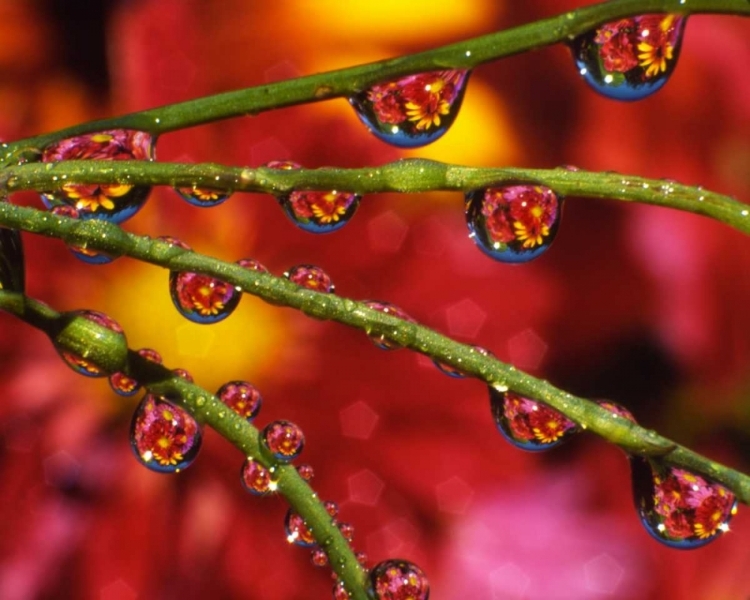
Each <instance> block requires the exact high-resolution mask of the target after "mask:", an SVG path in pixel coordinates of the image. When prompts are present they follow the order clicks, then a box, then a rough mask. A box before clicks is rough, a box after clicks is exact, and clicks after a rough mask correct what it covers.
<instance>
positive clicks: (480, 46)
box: [3, 0, 750, 163]
mask: <svg viewBox="0 0 750 600" xmlns="http://www.w3.org/2000/svg"><path fill="white" fill-rule="evenodd" d="M662 12H672V13H678V14H683V15H689V14H696V13H716V14H721V13H724V14H736V15H750V3H748V1H747V0H688V1H687V2H685V3H683V1H682V0H612V1H610V2H603V3H601V4H596V5H593V6H588V7H585V8H578V9H575V10H572V11H570V12H567V13H563V14H561V15H558V16H555V17H551V18H548V19H543V20H540V21H536V22H534V23H529V24H526V25H521V26H519V27H514V28H511V29H506V30H504V31H500V32H497V33H492V34H489V35H484V36H481V37H476V38H473V39H470V40H466V41H463V42H458V43H455V44H450V45H447V46H442V47H439V48H435V49H433V50H429V51H426V52H420V53H417V54H411V55H408V56H402V57H399V58H393V59H389V60H383V61H378V62H373V63H369V64H365V65H360V66H356V67H350V68H345V69H339V70H336V71H329V72H326V73H321V74H317V75H310V76H306V77H300V78H297V79H290V80H287V81H282V82H278V83H272V84H268V85H261V86H257V87H251V88H246V89H243V90H237V91H233V92H225V93H223V94H217V95H214V96H207V97H204V98H199V99H196V100H190V101H188V102H181V103H178V104H171V105H167V106H163V107H161V108H154V109H150V110H145V111H142V112H136V113H131V114H128V115H124V116H120V117H115V118H110V119H103V120H99V121H92V122H89V123H84V124H81V125H76V126H74V127H69V128H67V129H63V130H60V131H57V132H54V133H49V134H44V135H39V136H36V137H33V138H28V139H26V140H19V141H17V142H14V143H11V144H7V145H6V144H3V150H5V161H6V162H7V163H10V162H14V161H15V160H14V159H16V158H17V157H18V156H19V155H22V154H24V153H25V152H27V151H32V152H33V151H36V150H38V149H40V148H43V147H44V146H46V145H47V144H50V143H52V142H55V141H57V140H60V139H63V138H65V137H71V136H73V135H79V134H82V133H88V132H92V131H102V130H105V129H115V128H126V129H138V130H142V131H149V132H151V133H153V134H156V135H158V134H162V133H167V132H170V131H175V130H178V129H184V128H187V127H193V126H195V125H201V124H204V123H209V122H212V121H217V120H220V119H227V118H231V117H238V116H247V115H257V114H259V113H261V112H264V111H267V110H271V109H276V108H282V107H285V106H293V105H297V104H304V103H310V102H318V101H321V100H327V99H330V98H339V97H348V96H351V95H353V94H355V93H357V92H360V91H362V90H365V89H367V88H368V87H370V86H372V85H373V84H376V83H379V82H383V81H388V80H392V79H395V78H398V77H402V76H404V75H409V74H412V73H420V72H426V71H434V70H441V69H471V68H473V67H476V66H477V65H481V64H483V63H486V62H490V61H493V60H497V59H499V58H502V57H506V56H512V55H514V54H520V53H522V52H527V51H529V50H533V49H536V48H541V47H544V46H548V45H551V44H556V43H559V42H567V41H569V40H572V39H573V38H574V37H576V36H577V35H581V34H584V33H586V32H588V31H590V30H591V29H592V28H594V27H596V26H598V25H601V24H602V23H607V22H609V21H614V20H617V19H620V18H623V17H628V16H632V15H639V14H646V13H662Z"/></svg>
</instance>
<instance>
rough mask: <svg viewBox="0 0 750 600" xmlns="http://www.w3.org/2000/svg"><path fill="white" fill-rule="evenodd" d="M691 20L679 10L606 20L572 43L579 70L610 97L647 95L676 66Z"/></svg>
mask: <svg viewBox="0 0 750 600" xmlns="http://www.w3.org/2000/svg"><path fill="white" fill-rule="evenodd" d="M686 22H687V18H686V17H680V16H678V15H674V14H649V15H642V16H637V17H629V18H626V19H620V20H618V21H613V22H611V23H607V24H605V25H602V26H601V27H598V28H597V29H595V30H593V31H590V32H588V33H586V34H584V35H581V36H579V37H577V38H575V39H574V40H573V41H572V42H571V44H570V47H571V50H572V52H573V59H574V60H575V63H576V67H577V68H578V72H579V73H580V74H581V76H582V77H583V79H584V80H585V81H586V83H588V84H589V85H590V86H591V87H592V88H593V89H595V90H596V91H597V92H599V93H600V94H602V95H604V96H606V97H608V98H613V99H615V100H626V101H632V100H640V99H642V98H645V97H647V96H649V95H651V94H653V93H654V92H656V91H657V90H659V89H661V87H662V86H664V84H665V83H666V82H667V80H668V79H669V77H670V75H671V74H672V72H673V71H674V68H675V65H676V64H677V58H678V56H679V53H680V46H681V44H682V35H683V32H684V30H685V23H686Z"/></svg>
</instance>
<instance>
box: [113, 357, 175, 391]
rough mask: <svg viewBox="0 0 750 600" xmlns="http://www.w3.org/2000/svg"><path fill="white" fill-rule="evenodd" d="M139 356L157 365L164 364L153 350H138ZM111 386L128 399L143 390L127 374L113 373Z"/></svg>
mask: <svg viewBox="0 0 750 600" xmlns="http://www.w3.org/2000/svg"><path fill="white" fill-rule="evenodd" d="M138 354H140V355H141V356H142V357H143V358H145V359H146V360H150V361H151V362H153V363H156V364H157V365H160V364H161V363H162V359H161V355H160V354H159V353H158V352H157V351H156V350H152V349H151V348H141V349H140V350H138ZM109 386H110V387H111V388H112V391H114V392H115V393H116V394H119V395H120V396H124V397H126V398H128V397H130V396H135V395H136V394H137V393H138V390H140V389H141V384H140V383H138V382H137V381H136V380H135V379H133V378H132V377H128V376H127V375H125V373H112V375H110V376H109Z"/></svg>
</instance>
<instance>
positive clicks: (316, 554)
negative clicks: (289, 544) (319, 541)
mask: <svg viewBox="0 0 750 600" xmlns="http://www.w3.org/2000/svg"><path fill="white" fill-rule="evenodd" d="M310 562H312V564H314V565H315V566H316V567H325V566H327V565H328V555H327V554H326V553H325V550H323V548H321V547H319V546H318V547H317V548H313V550H312V552H310Z"/></svg>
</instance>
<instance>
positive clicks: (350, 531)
mask: <svg viewBox="0 0 750 600" xmlns="http://www.w3.org/2000/svg"><path fill="white" fill-rule="evenodd" d="M336 527H338V528H339V531H340V532H341V535H342V536H344V539H345V540H346V541H347V542H349V543H350V544H351V543H352V541H353V540H354V525H352V524H351V523H336Z"/></svg>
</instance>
